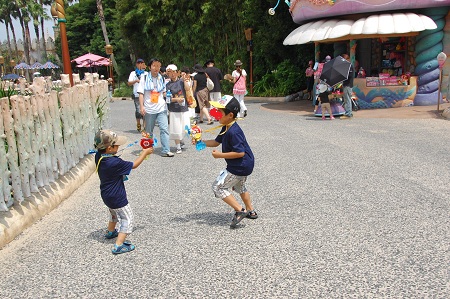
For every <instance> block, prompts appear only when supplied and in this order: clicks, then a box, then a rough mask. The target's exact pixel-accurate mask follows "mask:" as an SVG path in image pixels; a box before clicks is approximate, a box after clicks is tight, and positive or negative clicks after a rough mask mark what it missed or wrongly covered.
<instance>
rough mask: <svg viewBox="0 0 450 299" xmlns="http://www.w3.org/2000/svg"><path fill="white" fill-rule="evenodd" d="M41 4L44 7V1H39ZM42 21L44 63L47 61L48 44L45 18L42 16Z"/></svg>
mask: <svg viewBox="0 0 450 299" xmlns="http://www.w3.org/2000/svg"><path fill="white" fill-rule="evenodd" d="M39 4H40V5H41V6H42V7H43V6H44V4H43V3H42V0H39ZM40 19H41V20H40V21H41V32H42V46H43V50H44V58H45V59H44V62H45V61H47V43H46V40H45V31H44V17H43V16H41V17H40Z"/></svg>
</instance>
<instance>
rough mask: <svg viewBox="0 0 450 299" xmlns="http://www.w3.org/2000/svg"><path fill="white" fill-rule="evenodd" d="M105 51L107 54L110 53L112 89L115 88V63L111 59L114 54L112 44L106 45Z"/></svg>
mask: <svg viewBox="0 0 450 299" xmlns="http://www.w3.org/2000/svg"><path fill="white" fill-rule="evenodd" d="M105 52H106V55H108V58H109V78H111V80H112V81H111V86H112V89H113V90H114V75H113V64H112V60H111V55H113V46H111V45H109V44H108V45H106V46H105Z"/></svg>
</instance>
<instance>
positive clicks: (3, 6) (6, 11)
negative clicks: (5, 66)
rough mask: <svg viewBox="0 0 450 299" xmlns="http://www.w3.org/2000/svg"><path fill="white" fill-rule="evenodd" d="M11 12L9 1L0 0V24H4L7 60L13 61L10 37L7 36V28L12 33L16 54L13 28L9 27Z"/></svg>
mask: <svg viewBox="0 0 450 299" xmlns="http://www.w3.org/2000/svg"><path fill="white" fill-rule="evenodd" d="M11 10H12V5H11V2H10V1H8V0H0V23H4V24H5V28H6V39H7V43H8V56H9V59H13V55H12V53H13V51H12V49H11V37H10V36H9V28H11V32H12V33H13V36H14V44H15V47H16V53H17V43H16V39H15V33H14V27H12V26H10V25H12V24H11V23H12V20H11Z"/></svg>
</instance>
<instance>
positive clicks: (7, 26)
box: [5, 21, 12, 73]
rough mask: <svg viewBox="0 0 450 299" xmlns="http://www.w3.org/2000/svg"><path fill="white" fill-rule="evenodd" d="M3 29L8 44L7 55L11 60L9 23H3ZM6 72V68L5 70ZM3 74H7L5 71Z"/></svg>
mask: <svg viewBox="0 0 450 299" xmlns="http://www.w3.org/2000/svg"><path fill="white" fill-rule="evenodd" d="M5 27H6V40H7V42H8V55H9V60H11V59H12V49H11V37H10V36H9V23H8V21H5ZM5 70H6V68H5ZM5 73H7V72H6V71H5Z"/></svg>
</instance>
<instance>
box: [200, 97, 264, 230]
mask: <svg viewBox="0 0 450 299" xmlns="http://www.w3.org/2000/svg"><path fill="white" fill-rule="evenodd" d="M222 99H224V101H226V100H227V99H228V101H227V103H225V104H221V103H220V102H213V101H211V102H210V104H211V105H212V106H213V107H216V108H218V109H219V110H220V111H221V112H222V118H221V119H220V120H219V122H220V123H221V124H222V125H223V127H222V130H221V131H220V133H219V135H217V137H216V139H215V140H206V141H205V144H206V146H208V147H216V146H218V145H219V144H222V152H220V151H217V150H213V151H212V155H213V157H214V158H216V159H218V158H223V159H225V161H226V162H227V168H226V169H224V170H222V172H221V173H220V175H219V176H218V177H217V179H216V180H215V181H214V183H213V186H212V188H213V191H214V195H215V196H216V197H217V198H221V199H222V200H223V201H225V202H226V203H227V204H228V205H229V206H231V207H232V208H233V209H234V210H235V215H234V217H233V220H232V221H231V225H230V227H231V228H235V227H236V225H237V224H238V223H239V222H240V221H241V220H242V219H244V218H246V217H247V218H250V219H256V218H258V214H256V212H255V210H254V209H253V206H252V201H251V200H250V193H249V192H248V191H247V188H246V185H245V181H246V180H247V176H249V175H250V174H251V173H252V172H253V167H254V165H255V158H254V157H253V153H252V150H251V149H250V146H249V145H248V143H247V140H246V139H245V135H244V132H243V131H242V129H241V127H239V125H238V124H237V123H236V116H237V115H238V113H239V111H240V109H241V106H240V104H239V101H238V100H237V99H236V98H235V97H231V96H224V97H223V98H222ZM231 190H235V191H236V192H237V193H239V195H240V196H241V198H242V201H243V202H244V204H245V208H243V207H242V206H241V205H240V204H239V203H238V202H237V200H236V198H235V197H234V196H233V194H231V192H230V191H231Z"/></svg>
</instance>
